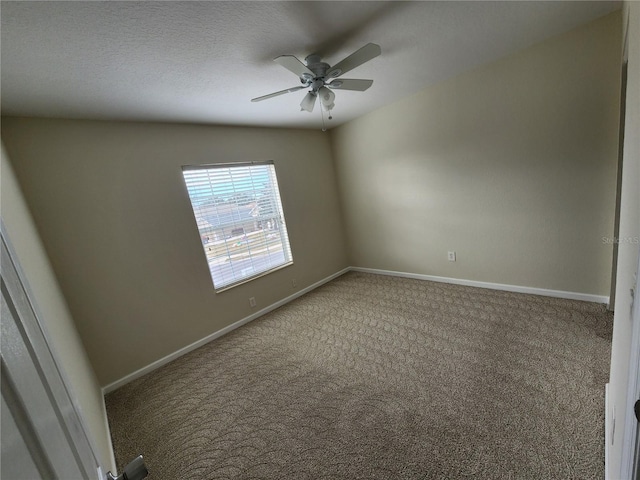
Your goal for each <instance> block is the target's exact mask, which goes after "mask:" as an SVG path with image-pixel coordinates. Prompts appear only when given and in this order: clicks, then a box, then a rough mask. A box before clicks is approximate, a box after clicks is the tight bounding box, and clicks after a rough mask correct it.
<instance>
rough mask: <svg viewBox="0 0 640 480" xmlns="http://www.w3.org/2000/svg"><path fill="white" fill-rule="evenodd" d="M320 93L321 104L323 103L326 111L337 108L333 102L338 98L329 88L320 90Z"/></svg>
mask: <svg viewBox="0 0 640 480" xmlns="http://www.w3.org/2000/svg"><path fill="white" fill-rule="evenodd" d="M318 93H319V95H320V102H321V103H322V106H323V107H324V109H325V110H331V109H332V108H333V107H334V106H335V104H334V103H333V101H334V100H335V98H336V94H335V93H333V92H332V91H331V90H329V89H328V88H327V87H322V88H320V90H318Z"/></svg>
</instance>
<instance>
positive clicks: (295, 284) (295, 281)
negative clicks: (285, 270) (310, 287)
mask: <svg viewBox="0 0 640 480" xmlns="http://www.w3.org/2000/svg"><path fill="white" fill-rule="evenodd" d="M291 286H292V287H293V288H296V287H297V286H298V281H297V280H296V279H295V278H294V279H292V280H291Z"/></svg>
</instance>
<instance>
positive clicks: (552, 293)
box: [350, 267, 609, 304]
mask: <svg viewBox="0 0 640 480" xmlns="http://www.w3.org/2000/svg"><path fill="white" fill-rule="evenodd" d="M350 270H352V271H354V272H364V273H375V274H378V275H390V276H393V277H404V278H415V279H417V280H429V281H432V282H440V283H452V284H455V285H466V286H468V287H479V288H490V289H492V290H504V291H507V292H517V293H529V294H532V295H542V296H545V297H556V298H566V299H569V300H583V301H585V302H595V303H605V304H608V303H609V297H605V296H602V295H591V294H589V293H578V292H565V291H562V290H548V289H546V288H535V287H522V286H520V285H506V284H504V283H490V282H479V281H477V280H465V279H463V278H450V277H437V276H434V275H422V274H420V273H407V272H394V271H391V270H378V269H375V268H362V267H351V268H350Z"/></svg>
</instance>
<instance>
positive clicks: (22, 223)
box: [0, 146, 115, 472]
mask: <svg viewBox="0 0 640 480" xmlns="http://www.w3.org/2000/svg"><path fill="white" fill-rule="evenodd" d="M1 155H2V158H1V161H2V163H1V166H0V172H2V174H1V176H0V185H1V187H0V192H1V193H0V205H1V206H2V211H1V212H2V222H3V223H4V226H5V228H6V231H7V235H8V237H9V241H10V242H11V244H12V246H13V248H14V251H15V254H16V255H17V257H18V262H19V263H20V266H21V268H22V270H23V272H24V274H25V276H26V277H27V281H28V283H29V287H30V289H31V293H32V294H33V296H34V299H35V300H34V301H35V302H36V303H37V308H38V310H39V312H40V313H41V317H40V321H42V322H44V328H45V329H46V333H47V337H48V339H49V341H50V342H51V345H50V347H51V349H52V350H53V352H54V355H55V356H56V359H57V360H58V361H59V362H60V364H61V366H62V368H63V369H64V372H65V374H66V375H65V378H66V380H67V381H68V382H69V383H70V385H69V387H70V389H71V394H72V396H73V397H74V403H75V404H76V406H77V408H78V409H79V410H80V413H81V415H82V417H83V420H84V422H85V425H86V427H87V428H88V429H89V434H90V435H91V436H92V438H93V440H94V445H95V448H96V449H97V451H96V452H95V453H96V455H98V456H99V457H100V458H99V461H100V463H101V465H102V466H103V467H106V468H108V469H110V470H111V471H114V472H115V464H114V462H113V453H112V450H111V438H110V437H109V430H108V427H107V414H106V411H105V407H104V402H103V399H102V391H101V389H100V386H99V385H98V381H97V379H96V376H95V374H94V372H93V369H92V368H91V365H90V364H89V359H88V357H87V354H86V352H85V349H84V347H83V345H82V342H81V340H80V336H79V335H78V331H77V330H76V328H75V326H74V323H73V320H72V318H71V315H70V313H69V309H68V307H67V303H66V301H65V298H64V297H63V295H62V292H61V291H60V287H59V285H58V282H57V280H56V276H55V274H54V272H53V270H52V268H51V264H50V262H49V259H48V257H47V255H46V253H45V250H44V247H43V245H42V242H41V240H40V237H39V235H38V232H37V230H36V227H35V225H34V223H33V219H32V217H31V214H30V213H29V210H28V208H27V205H26V203H25V200H24V197H23V196H22V192H21V191H20V187H19V186H18V182H17V181H16V177H15V175H14V172H13V170H12V168H11V165H10V163H9V161H8V159H7V157H6V154H5V150H4V146H2V149H1Z"/></svg>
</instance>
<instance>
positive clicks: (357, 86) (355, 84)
mask: <svg viewBox="0 0 640 480" xmlns="http://www.w3.org/2000/svg"><path fill="white" fill-rule="evenodd" d="M371 85H373V80H360V79H355V78H341V79H339V80H334V81H333V82H331V83H327V87H331V88H333V89H336V90H337V89H339V90H355V91H357V92H364V91H365V90H366V89H367V88H369V87H370V86H371Z"/></svg>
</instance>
